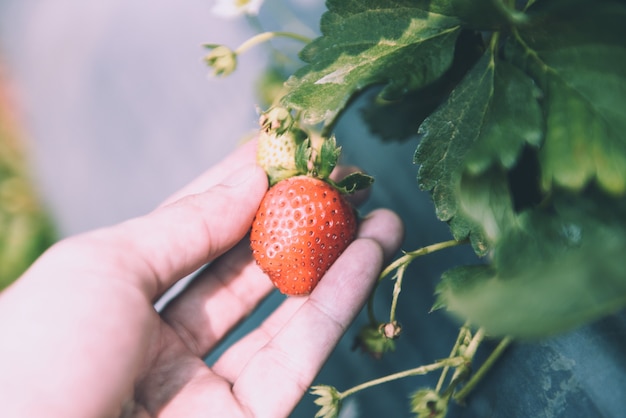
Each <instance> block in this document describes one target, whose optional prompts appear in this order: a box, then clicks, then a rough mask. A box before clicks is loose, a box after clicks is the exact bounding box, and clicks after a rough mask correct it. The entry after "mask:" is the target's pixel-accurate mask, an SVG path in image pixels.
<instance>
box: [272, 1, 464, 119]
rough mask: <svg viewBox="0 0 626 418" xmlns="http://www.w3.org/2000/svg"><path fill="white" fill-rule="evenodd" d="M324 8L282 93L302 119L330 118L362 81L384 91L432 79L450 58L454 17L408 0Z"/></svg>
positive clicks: (391, 93) (394, 93) (397, 92)
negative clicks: (315, 31) (298, 66)
mask: <svg viewBox="0 0 626 418" xmlns="http://www.w3.org/2000/svg"><path fill="white" fill-rule="evenodd" d="M328 8H329V11H328V12H326V13H325V14H324V15H323V16H322V21H321V30H322V34H323V36H322V37H320V38H318V39H316V40H315V41H313V42H311V43H310V44H309V45H307V46H306V47H305V48H304V49H303V50H302V52H301V58H302V59H303V60H304V61H305V62H307V63H308V64H309V65H306V66H304V67H303V68H301V69H300V70H299V71H297V72H296V73H295V74H294V75H293V76H292V77H290V79H289V80H288V81H287V87H288V90H289V91H288V93H287V94H286V95H285V96H284V97H283V100H282V103H283V105H284V106H287V107H290V108H293V109H296V110H301V111H302V112H303V115H302V116H303V118H304V119H305V121H307V122H309V123H318V122H321V121H324V122H325V123H326V125H330V124H332V123H333V122H334V120H335V118H336V117H337V115H338V114H339V113H340V112H341V111H342V110H343V108H344V107H345V105H346V103H347V102H348V100H349V99H350V98H351V97H352V96H353V95H354V94H355V93H356V92H359V91H361V90H363V89H364V88H365V87H368V86H371V85H373V84H383V85H385V88H384V89H383V91H382V93H381V94H382V95H383V97H385V98H394V97H399V96H401V95H402V94H403V93H405V92H407V91H409V90H413V89H417V88H420V87H422V86H425V85H427V84H429V83H431V82H432V81H434V80H436V79H437V78H438V77H440V76H441V75H442V74H443V73H444V72H445V71H446V69H447V68H448V67H449V66H450V64H451V63H452V57H453V52H454V44H455V41H456V37H457V36H458V34H459V32H460V27H459V21H458V20H457V19H456V18H454V17H449V16H444V15H439V14H435V13H429V12H427V11H424V10H423V9H420V8H419V7H416V5H415V4H413V3H412V2H408V1H406V2H397V1H391V0H388V1H378V2H363V1H361V0H350V1H346V0H330V1H329V2H328Z"/></svg>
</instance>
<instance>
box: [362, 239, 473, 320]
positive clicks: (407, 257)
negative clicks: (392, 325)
mask: <svg viewBox="0 0 626 418" xmlns="http://www.w3.org/2000/svg"><path fill="white" fill-rule="evenodd" d="M467 242H469V241H468V240H462V241H457V240H449V241H443V242H438V243H436V244H431V245H427V246H426V247H422V248H419V249H417V250H414V251H410V252H405V253H404V255H403V256H401V257H399V258H397V259H396V260H395V261H393V262H392V263H390V264H389V265H388V266H387V267H386V268H385V269H384V270H383V271H382V273H380V276H378V281H377V282H376V285H375V286H374V289H372V293H370V297H369V300H368V302H367V315H368V318H369V321H370V324H371V325H372V326H376V325H377V324H378V321H377V320H376V315H375V314H374V295H375V293H376V288H377V287H378V284H379V283H380V282H381V281H382V280H383V279H384V278H385V277H387V276H388V275H389V274H391V272H392V271H394V270H396V269H399V268H401V267H403V266H404V270H406V268H407V267H408V265H409V264H410V263H411V262H412V261H413V260H415V259H416V258H417V257H420V256H423V255H427V254H431V253H434V252H437V251H440V250H443V249H445V248H450V247H456V246H457V245H461V244H466V243H467ZM403 274H404V272H403ZM394 309H395V308H394Z"/></svg>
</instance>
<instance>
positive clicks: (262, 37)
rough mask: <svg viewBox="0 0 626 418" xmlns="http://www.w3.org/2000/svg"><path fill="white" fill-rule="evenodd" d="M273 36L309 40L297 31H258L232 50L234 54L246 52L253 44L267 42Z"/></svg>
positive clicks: (305, 41)
mask: <svg viewBox="0 0 626 418" xmlns="http://www.w3.org/2000/svg"><path fill="white" fill-rule="evenodd" d="M274 38H290V39H295V40H296V41H300V42H303V43H309V42H311V39H310V38H308V37H306V36H302V35H299V34H297V33H293V32H281V31H277V32H263V33H259V34H258V35H254V36H253V37H252V38H250V39H248V40H246V41H245V42H244V43H242V44H241V45H239V46H238V47H237V49H235V51H234V52H235V54H236V55H239V54H242V53H244V52H246V51H247V50H248V49H250V48H252V47H253V46H255V45H258V44H260V43H263V42H267V41H269V40H270V39H274Z"/></svg>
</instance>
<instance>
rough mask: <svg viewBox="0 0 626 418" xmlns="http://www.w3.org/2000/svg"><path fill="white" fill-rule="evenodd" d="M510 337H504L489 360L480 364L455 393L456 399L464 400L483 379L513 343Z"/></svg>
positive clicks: (459, 401) (457, 400)
mask: <svg viewBox="0 0 626 418" xmlns="http://www.w3.org/2000/svg"><path fill="white" fill-rule="evenodd" d="M511 341H512V340H511V338H510V337H505V338H503V339H502V340H501V341H500V343H499V344H498V345H497V346H496V348H495V349H494V350H493V351H492V352H491V354H490V355H489V357H488V358H487V360H485V362H484V363H483V364H482V365H481V366H480V368H479V369H478V370H477V371H476V373H474V375H473V376H472V377H471V379H470V380H469V381H468V382H467V384H466V385H465V386H463V388H462V389H461V390H460V391H458V392H457V393H456V395H454V400H455V401H456V402H458V403H461V402H463V400H464V399H465V397H467V395H468V394H469V393H470V392H471V391H472V390H473V389H474V387H475V386H476V385H477V384H478V382H480V381H481V380H482V378H483V377H484V376H485V374H486V373H487V372H488V371H489V370H490V369H491V367H492V366H493V365H494V364H495V362H496V361H497V360H498V358H499V357H500V356H501V355H502V353H503V352H504V350H505V349H506V348H507V347H508V346H509V344H510V343H511Z"/></svg>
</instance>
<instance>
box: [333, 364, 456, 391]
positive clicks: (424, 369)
mask: <svg viewBox="0 0 626 418" xmlns="http://www.w3.org/2000/svg"><path fill="white" fill-rule="evenodd" d="M465 361H466V360H465V358H464V357H463V356H459V357H452V358H447V359H443V360H440V361H437V362H435V363H432V364H427V365H424V366H420V367H416V368H413V369H408V370H404V371H401V372H398V373H394V374H390V375H387V376H383V377H379V378H378V379H373V380H370V381H368V382H364V383H361V384H359V385H356V386H354V387H352V388H350V389H348V390H346V391H343V392H341V393H339V397H340V399H344V398H346V397H348V396H350V395H353V394H355V393H357V392H359V391H361V390H363V389H367V388H370V387H372V386H376V385H380V384H382V383H388V382H391V381H393V380H398V379H403V378H405V377H410V376H417V375H423V374H426V373H429V372H432V371H434V370H438V369H441V368H442V367H446V366H448V367H458V366H460V365H461V364H463V363H464V362H465Z"/></svg>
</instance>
